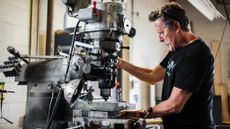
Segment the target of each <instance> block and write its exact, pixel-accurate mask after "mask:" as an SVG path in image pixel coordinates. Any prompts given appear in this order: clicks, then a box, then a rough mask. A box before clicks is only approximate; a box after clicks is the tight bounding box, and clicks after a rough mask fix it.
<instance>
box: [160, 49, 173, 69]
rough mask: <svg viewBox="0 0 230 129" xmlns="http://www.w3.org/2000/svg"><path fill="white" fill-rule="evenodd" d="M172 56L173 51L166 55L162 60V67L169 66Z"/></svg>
mask: <svg viewBox="0 0 230 129" xmlns="http://www.w3.org/2000/svg"><path fill="white" fill-rule="evenodd" d="M170 56H171V52H169V53H168V54H167V55H166V57H165V58H164V59H163V60H162V61H161V63H160V65H161V66H162V67H164V68H166V67H167V65H168V61H169V58H170Z"/></svg>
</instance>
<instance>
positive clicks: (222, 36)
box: [214, 20, 228, 60]
mask: <svg viewBox="0 0 230 129" xmlns="http://www.w3.org/2000/svg"><path fill="white" fill-rule="evenodd" d="M227 24H228V21H227V20H226V21H225V24H224V30H223V32H222V35H221V39H220V44H219V46H218V48H217V51H216V55H215V57H214V59H215V60H216V58H217V55H218V53H219V51H220V46H221V44H222V42H223V38H224V34H225V30H226V28H227Z"/></svg>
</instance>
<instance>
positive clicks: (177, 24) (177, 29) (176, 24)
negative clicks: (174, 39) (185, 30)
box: [174, 21, 181, 33]
mask: <svg viewBox="0 0 230 129" xmlns="http://www.w3.org/2000/svg"><path fill="white" fill-rule="evenodd" d="M174 24H175V25H174V26H175V30H176V33H179V32H180V31H181V26H180V23H179V22H178V21H176V22H175V23H174Z"/></svg>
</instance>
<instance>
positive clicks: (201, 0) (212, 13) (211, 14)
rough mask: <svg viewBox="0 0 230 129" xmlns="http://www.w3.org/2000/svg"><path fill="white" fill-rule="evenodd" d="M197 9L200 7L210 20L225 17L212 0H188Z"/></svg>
mask: <svg viewBox="0 0 230 129" xmlns="http://www.w3.org/2000/svg"><path fill="white" fill-rule="evenodd" d="M188 1H189V2H190V3H191V4H192V5H193V6H194V7H195V8H196V9H198V10H199V11H200V12H201V13H202V14H203V15H204V16H205V17H207V18H208V19H209V20H210V21H213V20H214V19H217V18H223V19H224V20H225V17H224V16H223V15H222V14H220V13H219V11H218V10H217V9H216V8H215V7H214V5H213V4H212V2H211V1H210V0H188Z"/></svg>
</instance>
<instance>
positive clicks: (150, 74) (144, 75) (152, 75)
mask: <svg viewBox="0 0 230 129" xmlns="http://www.w3.org/2000/svg"><path fill="white" fill-rule="evenodd" d="M117 66H118V67H119V68H121V69H124V70H125V71H127V72H128V73H130V74H132V75H133V76H135V77H137V78H139V79H140V80H142V81H145V82H148V83H151V84H154V83H156V82H158V81H161V80H163V79H164V75H165V68H164V67H162V66H160V65H157V66H156V67H155V68H153V69H146V68H142V67H138V66H135V65H133V64H130V63H129V62H127V61H124V60H122V59H119V60H118V63H117Z"/></svg>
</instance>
